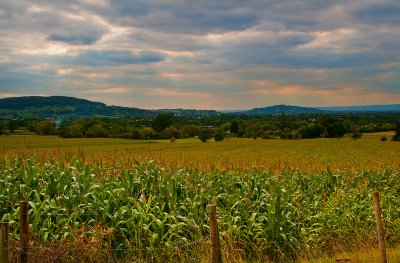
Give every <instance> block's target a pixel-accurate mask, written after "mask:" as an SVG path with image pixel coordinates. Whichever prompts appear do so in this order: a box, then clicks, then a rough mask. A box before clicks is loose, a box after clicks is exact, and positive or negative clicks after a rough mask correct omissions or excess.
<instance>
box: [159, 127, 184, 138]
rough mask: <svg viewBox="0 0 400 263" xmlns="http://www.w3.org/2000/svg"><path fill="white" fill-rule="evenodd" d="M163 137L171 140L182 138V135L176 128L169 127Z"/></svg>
mask: <svg viewBox="0 0 400 263" xmlns="http://www.w3.org/2000/svg"><path fill="white" fill-rule="evenodd" d="M163 135H164V137H165V138H167V139H169V138H171V137H174V138H180V137H181V133H180V131H179V130H178V129H177V128H176V127H175V126H169V127H168V128H166V129H165V130H164V131H163Z"/></svg>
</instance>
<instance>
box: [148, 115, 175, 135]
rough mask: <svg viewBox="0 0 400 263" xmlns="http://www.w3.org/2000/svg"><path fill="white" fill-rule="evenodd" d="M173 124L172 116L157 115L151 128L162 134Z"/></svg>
mask: <svg viewBox="0 0 400 263" xmlns="http://www.w3.org/2000/svg"><path fill="white" fill-rule="evenodd" d="M173 123H174V116H173V115H171V114H167V113H162V114H158V115H157V116H156V117H155V119H154V120H153V122H152V124H151V127H152V128H153V129H154V130H155V131H156V132H162V131H163V130H165V129H166V128H167V127H169V126H171V125H172V124H173Z"/></svg>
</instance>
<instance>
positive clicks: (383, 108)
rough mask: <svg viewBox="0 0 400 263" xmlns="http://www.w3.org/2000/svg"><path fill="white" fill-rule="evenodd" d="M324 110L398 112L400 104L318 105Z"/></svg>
mask: <svg viewBox="0 0 400 263" xmlns="http://www.w3.org/2000/svg"><path fill="white" fill-rule="evenodd" d="M317 109H320V110H325V111H335V112H337V111H340V112H400V104H387V105H365V106H334V107H318V108H317Z"/></svg>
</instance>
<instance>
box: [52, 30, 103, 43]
mask: <svg viewBox="0 0 400 263" xmlns="http://www.w3.org/2000/svg"><path fill="white" fill-rule="evenodd" d="M47 40H51V41H59V42H65V43H68V44H72V45H91V44H93V43H95V42H96V41H97V40H98V36H89V35H86V34H81V35H77V34H59V33H54V34H51V35H49V36H48V37H47Z"/></svg>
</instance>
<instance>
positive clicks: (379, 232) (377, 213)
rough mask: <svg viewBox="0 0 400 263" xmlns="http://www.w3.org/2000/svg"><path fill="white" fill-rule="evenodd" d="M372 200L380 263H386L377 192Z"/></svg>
mask: <svg viewBox="0 0 400 263" xmlns="http://www.w3.org/2000/svg"><path fill="white" fill-rule="evenodd" d="M373 199H374V210H375V218H376V226H377V229H378V240H379V251H380V254H381V263H387V257H386V248H385V236H384V232H383V226H382V218H381V208H380V205H379V193H378V192H374V193H373Z"/></svg>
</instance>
